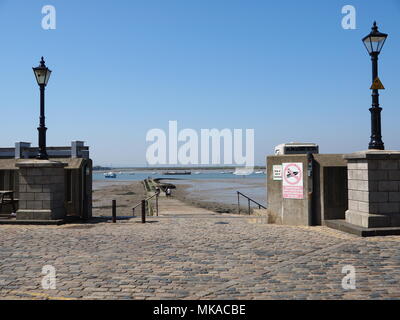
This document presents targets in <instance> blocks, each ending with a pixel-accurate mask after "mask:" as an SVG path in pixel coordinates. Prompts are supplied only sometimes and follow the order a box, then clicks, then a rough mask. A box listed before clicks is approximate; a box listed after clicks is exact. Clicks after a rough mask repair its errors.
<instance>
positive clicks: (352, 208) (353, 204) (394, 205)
mask: <svg viewBox="0 0 400 320" xmlns="http://www.w3.org/2000/svg"><path fill="white" fill-rule="evenodd" d="M345 159H347V161H348V189H349V208H348V211H347V212H346V222H348V223H350V224H353V225H356V226H359V227H364V228H384V227H400V151H379V150H369V151H362V152H357V153H353V154H349V155H346V156H345Z"/></svg>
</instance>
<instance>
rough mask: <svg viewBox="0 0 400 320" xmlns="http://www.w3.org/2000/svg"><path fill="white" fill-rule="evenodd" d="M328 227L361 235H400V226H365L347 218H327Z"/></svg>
mask: <svg viewBox="0 0 400 320" xmlns="http://www.w3.org/2000/svg"><path fill="white" fill-rule="evenodd" d="M325 225H326V226H327V227H328V228H331V229H336V230H339V231H343V232H346V233H351V234H354V235H356V236H359V237H383V236H398V235H400V228H399V227H391V228H364V227H360V226H356V225H354V224H350V223H348V222H346V220H325Z"/></svg>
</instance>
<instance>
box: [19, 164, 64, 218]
mask: <svg viewBox="0 0 400 320" xmlns="http://www.w3.org/2000/svg"><path fill="white" fill-rule="evenodd" d="M66 165H67V164H65V163H61V162H57V161H48V160H36V159H29V160H18V161H17V163H16V166H17V167H18V168H19V209H18V211H17V220H63V219H64V218H65V206H64V198H65V173H64V167H65V166H66Z"/></svg>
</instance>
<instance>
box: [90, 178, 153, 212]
mask: <svg viewBox="0 0 400 320" xmlns="http://www.w3.org/2000/svg"><path fill="white" fill-rule="evenodd" d="M145 197H146V193H145V190H144V187H143V184H142V182H141V181H93V216H94V217H110V216H111V215H112V212H111V205H112V200H116V201H117V215H118V216H120V217H129V216H132V215H133V214H132V208H133V206H135V205H136V204H138V203H139V202H140V201H141V200H143V199H144V198H145ZM138 210H139V208H138ZM137 212H139V211H137ZM136 214H137V213H136Z"/></svg>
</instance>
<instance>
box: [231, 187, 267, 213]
mask: <svg viewBox="0 0 400 320" xmlns="http://www.w3.org/2000/svg"><path fill="white" fill-rule="evenodd" d="M236 192H237V196H238V214H240V196H242V197H244V198H246V199H247V201H248V208H249V211H248V212H249V215H250V214H251V207H250V204H251V202H253V203H255V204H256V205H257V206H258V209H261V208H263V209H267V208H266V207H265V206H263V205H262V204H260V203H258V202H257V201H255V200H253V199H251V198H250V197H248V196H246V195H245V194H243V193H241V192H239V191H236Z"/></svg>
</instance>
